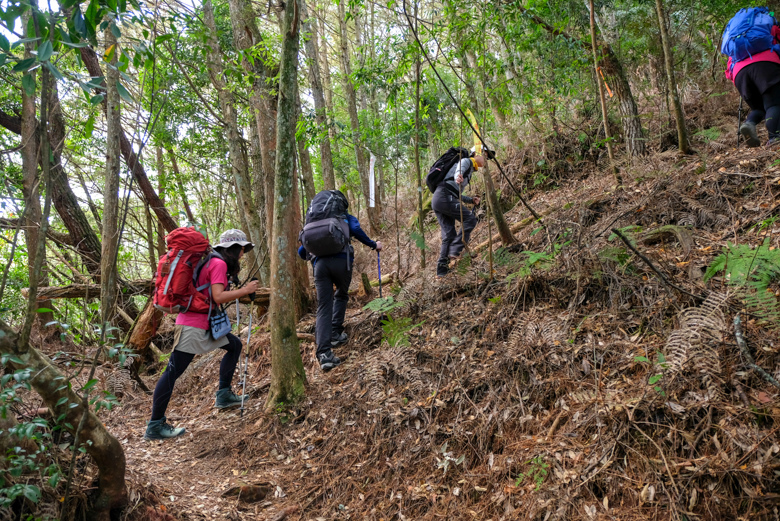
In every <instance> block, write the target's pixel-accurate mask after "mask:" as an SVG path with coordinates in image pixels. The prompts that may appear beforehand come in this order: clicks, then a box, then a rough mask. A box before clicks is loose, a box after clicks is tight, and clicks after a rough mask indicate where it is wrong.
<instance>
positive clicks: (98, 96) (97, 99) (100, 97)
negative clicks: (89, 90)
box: [89, 94, 105, 127]
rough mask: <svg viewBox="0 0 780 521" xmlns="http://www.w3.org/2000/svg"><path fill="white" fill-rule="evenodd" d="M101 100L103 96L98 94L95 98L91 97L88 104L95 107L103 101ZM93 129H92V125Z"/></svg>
mask: <svg viewBox="0 0 780 521" xmlns="http://www.w3.org/2000/svg"><path fill="white" fill-rule="evenodd" d="M103 98H105V96H104V95H102V94H98V95H97V96H92V98H91V99H90V100H89V102H90V103H92V104H93V105H97V104H98V103H100V102H101V101H103ZM93 127H94V125H93Z"/></svg>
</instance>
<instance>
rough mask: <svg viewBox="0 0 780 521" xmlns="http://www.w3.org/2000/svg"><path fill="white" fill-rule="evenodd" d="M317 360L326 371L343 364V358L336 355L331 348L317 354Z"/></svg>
mask: <svg viewBox="0 0 780 521" xmlns="http://www.w3.org/2000/svg"><path fill="white" fill-rule="evenodd" d="M317 361H318V362H319V363H320V369H322V370H323V371H325V372H326V373H327V372H328V371H330V370H331V369H333V368H334V367H337V366H338V365H340V364H341V358H339V357H337V356H336V355H334V354H333V351H331V350H330V349H328V351H326V352H325V353H322V354H319V355H317Z"/></svg>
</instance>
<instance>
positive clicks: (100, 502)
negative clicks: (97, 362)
mask: <svg viewBox="0 0 780 521" xmlns="http://www.w3.org/2000/svg"><path fill="white" fill-rule="evenodd" d="M0 352H2V353H3V354H9V355H13V356H14V357H15V358H11V360H10V361H9V363H10V364H11V366H12V367H13V368H14V369H16V370H22V369H27V370H28V371H29V372H30V374H31V377H30V380H29V381H30V384H31V385H32V387H33V389H35V391H36V392H37V393H38V394H40V395H41V398H43V401H44V403H46V406H47V407H48V408H49V409H50V410H51V412H52V415H53V416H54V417H55V418H57V417H59V416H62V417H63V418H62V421H61V423H60V424H61V425H65V426H68V425H70V427H69V428H68V427H66V428H67V429H68V431H69V432H70V433H71V434H75V432H74V431H75V429H74V428H73V426H76V425H79V422H80V421H81V418H82V416H84V413H85V412H86V421H85V422H84V425H83V427H82V428H81V431H80V435H79V437H80V438H81V439H82V440H84V445H83V447H84V449H85V450H86V451H87V454H89V455H90V456H92V459H93V460H94V461H95V464H96V465H97V467H98V477H97V494H96V495H95V496H94V498H93V501H92V505H91V511H92V512H91V514H92V516H91V517H92V518H93V519H98V520H101V521H102V520H105V521H108V520H109V519H110V512H111V510H114V509H117V508H120V507H122V506H124V505H125V504H126V503H127V487H126V486H125V453H124V451H123V450H122V445H120V443H119V441H118V440H117V439H116V438H114V437H113V436H112V435H111V434H110V433H109V432H108V431H107V430H106V428H105V426H104V425H103V424H102V423H101V421H100V420H99V419H98V418H97V416H95V415H94V414H93V413H92V412H90V411H85V410H84V407H83V405H82V400H81V397H80V396H77V395H76V393H75V392H74V391H73V390H72V389H71V386H69V385H62V382H65V381H67V379H66V378H65V375H63V374H61V373H60V372H59V371H58V370H57V369H56V368H55V367H54V366H53V365H52V364H51V363H50V362H49V360H48V359H47V358H46V357H45V356H43V355H42V354H41V353H39V352H38V350H37V349H35V348H33V347H31V346H29V345H27V344H23V343H22V339H21V338H19V336H18V335H17V334H16V333H15V332H14V331H13V330H12V329H11V327H10V326H9V325H8V324H6V323H5V322H4V321H3V320H0ZM77 449H78V447H75V448H74V449H73V450H77Z"/></svg>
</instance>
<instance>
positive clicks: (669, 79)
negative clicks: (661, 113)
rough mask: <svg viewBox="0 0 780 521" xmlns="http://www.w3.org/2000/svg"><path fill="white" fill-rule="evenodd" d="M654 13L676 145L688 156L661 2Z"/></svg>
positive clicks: (686, 137)
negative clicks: (659, 32)
mask: <svg viewBox="0 0 780 521" xmlns="http://www.w3.org/2000/svg"><path fill="white" fill-rule="evenodd" d="M655 12H656V14H657V15H658V28H659V29H660V30H661V47H662V48H663V53H664V66H665V68H666V85H667V88H668V89H669V94H671V97H672V108H673V110H674V119H675V122H676V123H677V143H678V146H679V147H680V152H682V153H683V154H689V153H690V151H691V147H690V143H688V130H687V128H686V127H685V114H684V113H683V109H682V103H680V94H679V92H678V91H677V80H676V79H675V77H674V55H673V54H672V45H671V43H670V42H669V31H668V30H667V29H666V13H665V10H664V3H663V0H655Z"/></svg>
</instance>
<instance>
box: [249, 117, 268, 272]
mask: <svg viewBox="0 0 780 521" xmlns="http://www.w3.org/2000/svg"><path fill="white" fill-rule="evenodd" d="M249 157H250V164H251V165H252V191H253V192H254V194H255V204H256V205H257V208H259V209H261V211H260V212H259V217H260V225H261V226H262V229H261V230H260V232H261V233H262V234H263V236H262V237H260V240H259V242H258V243H257V245H256V246H255V248H256V249H257V258H258V262H259V263H260V268H259V271H258V278H259V279H260V283H261V284H262V285H263V286H265V287H268V286H269V285H270V284H271V274H270V271H269V266H270V262H269V260H270V259H269V258H268V244H269V240H268V228H269V226H268V221H267V220H266V212H265V211H264V209H265V201H266V196H265V182H264V178H265V174H264V173H263V158H262V154H261V152H260V137H259V136H258V134H257V127H256V126H255V125H249Z"/></svg>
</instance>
